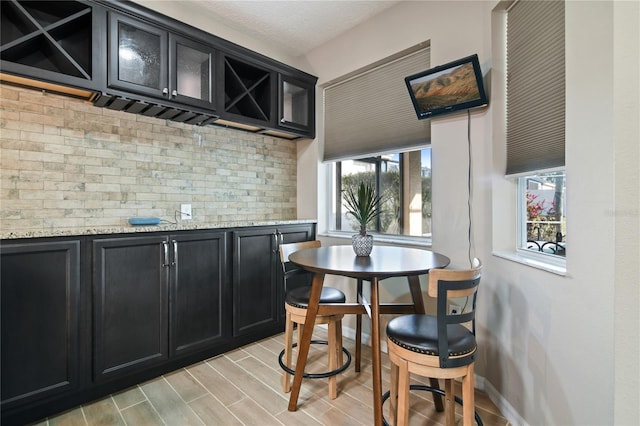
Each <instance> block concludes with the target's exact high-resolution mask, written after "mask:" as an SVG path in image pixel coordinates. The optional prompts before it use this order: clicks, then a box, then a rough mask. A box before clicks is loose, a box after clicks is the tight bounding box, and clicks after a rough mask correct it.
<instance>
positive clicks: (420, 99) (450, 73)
mask: <svg viewBox="0 0 640 426" xmlns="http://www.w3.org/2000/svg"><path fill="white" fill-rule="evenodd" d="M404 81H405V83H406V84H407V89H409V95H410V96H411V101H412V102H413V107H414V108H415V110H416V114H417V115H418V118H419V119H424V118H431V117H433V116H436V115H440V114H448V113H451V112H455V111H461V110H466V109H469V108H475V107H479V106H483V105H486V104H487V94H486V93H485V91H484V85H483V84H482V72H481V70H480V63H479V62H478V55H475V54H474V55H471V56H467V57H466V58H462V59H458V60H457V61H453V62H449V63H448V64H444V65H440V66H437V67H435V68H431V69H429V70H426V71H423V72H420V73H418V74H414V75H410V76H408V77H406V78H405V79H404Z"/></svg>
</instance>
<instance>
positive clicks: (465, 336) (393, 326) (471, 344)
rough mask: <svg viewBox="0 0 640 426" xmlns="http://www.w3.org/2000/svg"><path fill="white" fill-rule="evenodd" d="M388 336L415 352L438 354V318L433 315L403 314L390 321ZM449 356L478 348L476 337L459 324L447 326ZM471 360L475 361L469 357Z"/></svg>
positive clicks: (394, 341)
mask: <svg viewBox="0 0 640 426" xmlns="http://www.w3.org/2000/svg"><path fill="white" fill-rule="evenodd" d="M387 337H388V338H389V340H391V341H392V342H393V343H395V344H396V345H398V346H401V347H403V348H405V349H408V350H410V351H413V352H418V353H421V354H426V355H433V356H438V355H439V353H440V352H439V350H438V319H437V318H436V317H434V316H431V315H403V316H400V317H397V318H394V319H392V320H391V321H389V324H388V325H387ZM447 338H448V339H447V341H448V344H447V347H448V348H449V354H448V356H449V357H456V356H460V355H465V354H468V353H471V352H473V351H475V350H476V338H475V336H474V335H473V333H472V332H471V331H470V330H469V329H468V328H466V327H464V326H462V325H459V324H449V325H448V326H447ZM469 362H473V360H472V359H469Z"/></svg>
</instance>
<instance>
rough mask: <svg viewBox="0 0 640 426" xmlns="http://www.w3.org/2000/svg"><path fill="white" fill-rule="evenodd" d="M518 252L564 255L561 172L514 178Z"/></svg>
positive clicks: (563, 189)
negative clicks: (517, 211)
mask: <svg viewBox="0 0 640 426" xmlns="http://www.w3.org/2000/svg"><path fill="white" fill-rule="evenodd" d="M518 199H519V201H520V202H519V211H520V221H519V223H520V224H521V226H520V232H519V240H520V242H519V245H518V248H519V249H523V250H528V251H533V252H538V253H545V254H550V255H556V256H562V257H564V256H566V253H567V231H566V230H567V219H566V176H565V173H564V171H557V172H548V173H538V174H534V175H530V176H525V177H521V178H518Z"/></svg>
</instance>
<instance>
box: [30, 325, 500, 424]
mask: <svg viewBox="0 0 640 426" xmlns="http://www.w3.org/2000/svg"><path fill="white" fill-rule="evenodd" d="M316 330H317V331H316V332H315V333H314V334H315V336H314V338H320V339H322V338H325V337H326V333H325V331H324V329H322V328H319V327H316ZM282 344H283V336H282V335H277V336H274V337H271V338H267V339H265V340H262V341H260V342H257V343H253V344H251V345H248V346H245V347H242V348H240V349H237V350H235V351H232V352H229V353H226V354H224V355H221V356H218V357H215V358H211V359H208V360H207V361H204V362H201V363H198V364H194V365H191V366H189V367H186V368H183V369H180V370H177V371H175V372H172V373H170V374H166V375H164V376H162V377H158V378H156V379H154V380H151V381H148V382H146V383H142V384H140V385H138V386H134V387H132V388H129V389H127V390H124V391H122V392H120V393H117V394H113V395H110V396H108V397H105V398H103V399H101V400H98V401H94V402H92V403H89V404H85V405H82V406H81V407H77V408H75V409H72V410H69V411H67V412H64V413H61V414H59V415H56V416H53V417H50V418H48V419H44V420H43V421H41V422H39V423H37V424H38V425H40V426H44V425H48V426H54V425H136V426H137V425H144V426H147V425H149V426H152V425H167V426H186V425H224V426H226V425H256V426H258V425H259V426H267V425H292V426H293V425H295V426H299V425H331V426H334V425H353V426H357V425H371V424H372V423H373V412H372V411H373V409H372V405H373V401H372V396H371V392H372V386H371V357H370V355H371V351H370V347H368V346H363V359H362V371H361V372H360V373H356V372H355V369H354V367H353V365H352V366H350V367H349V369H348V370H347V371H345V372H344V373H342V374H341V375H340V376H338V397H337V398H336V399H334V400H331V399H329V397H328V388H327V381H326V379H315V380H311V379H305V380H304V382H303V385H302V389H301V391H300V398H299V400H298V406H299V408H298V410H297V411H295V412H289V411H287V404H288V401H289V399H288V398H289V394H285V393H283V392H282V389H281V385H280V383H281V382H280V378H281V373H282V370H281V369H280V366H279V365H278V360H277V355H278V354H279V353H280V351H281V350H282ZM344 345H345V347H347V349H349V350H350V351H351V353H352V354H353V353H355V350H354V342H353V341H351V340H348V339H345V342H344ZM315 346H316V347H317V348H318V349H316V348H312V350H311V352H310V355H309V361H308V362H309V364H308V365H309V367H308V368H307V371H316V372H318V371H321V370H320V369H322V368H323V367H324V362H325V359H326V355H325V353H324V352H323V349H324V350H326V346H322V345H315ZM382 374H383V377H382V379H383V389H388V388H389V360H388V358H387V357H386V354H383V371H382ZM415 383H424V384H427V382H426V381H417V380H416V381H415ZM458 395H459V389H458ZM457 408H458V409H459V408H460V407H457ZM411 410H412V411H411V413H410V416H411V417H410V424H411V425H443V424H444V415H443V414H441V413H438V412H436V410H435V407H434V405H433V402H432V399H431V394H430V393H428V392H412V395H411ZM476 410H477V412H478V414H479V415H480V417H481V418H482V421H483V423H484V424H485V425H486V426H497V425H508V424H509V423H508V421H507V420H506V419H505V418H503V417H502V416H501V414H500V412H499V411H498V409H497V408H496V407H495V405H494V404H493V403H492V402H491V400H489V398H488V397H487V396H486V395H485V394H484V393H483V392H480V391H476ZM458 411H459V413H458V415H457V416H458V423H460V424H461V419H460V410H458ZM384 414H385V416H388V402H387V403H386V404H385V406H384Z"/></svg>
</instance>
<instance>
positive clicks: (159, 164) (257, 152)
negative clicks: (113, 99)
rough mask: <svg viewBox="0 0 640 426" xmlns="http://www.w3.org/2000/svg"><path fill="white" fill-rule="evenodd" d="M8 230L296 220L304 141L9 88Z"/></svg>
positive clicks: (1, 128)
mask: <svg viewBox="0 0 640 426" xmlns="http://www.w3.org/2000/svg"><path fill="white" fill-rule="evenodd" d="M0 143H1V147H0V168H1V183H0V230H1V231H2V233H3V234H5V233H8V232H14V231H25V230H35V231H46V230H54V229H60V228H67V229H71V228H79V229H82V228H99V227H112V226H122V225H126V224H127V220H128V218H130V217H146V216H157V217H160V218H162V219H165V220H170V221H173V220H174V218H175V211H176V210H179V209H180V204H185V203H186V204H191V205H192V211H193V222H200V223H212V224H215V223H220V222H239V223H241V222H255V221H258V222H259V221H270V220H291V219H295V218H296V145H295V142H292V141H287V140H284V139H277V138H273V137H269V136H263V135H256V134H251V133H247V132H242V131H238V130H233V129H226V128H222V127H215V126H205V127H198V126H191V125H186V124H181V123H176V122H172V121H168V120H160V119H156V118H149V117H145V116H141V115H134V114H129V113H125V112H120V111H112V110H109V109H106V108H98V107H94V106H93V105H92V104H91V103H90V102H87V101H82V100H76V99H72V98H68V97H64V96H59V95H55V94H50V93H43V92H40V91H36V90H30V89H24V88H18V87H14V86H8V85H5V84H0Z"/></svg>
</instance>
